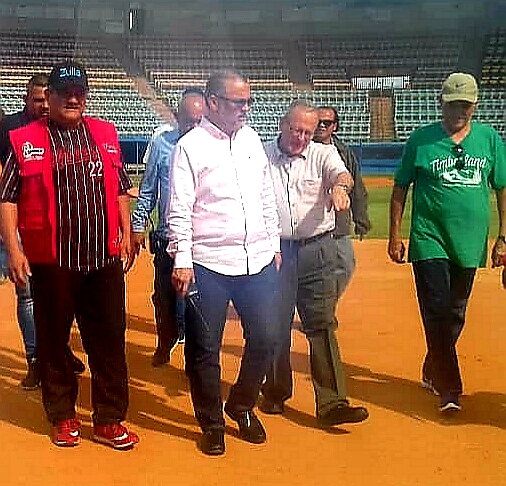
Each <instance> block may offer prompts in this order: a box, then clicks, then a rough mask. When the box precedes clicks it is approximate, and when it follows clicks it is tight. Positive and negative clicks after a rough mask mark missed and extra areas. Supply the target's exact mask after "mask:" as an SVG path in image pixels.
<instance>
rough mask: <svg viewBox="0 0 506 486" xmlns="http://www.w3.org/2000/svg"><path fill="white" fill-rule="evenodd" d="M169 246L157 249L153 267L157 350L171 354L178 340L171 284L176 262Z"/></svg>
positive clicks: (160, 246)
mask: <svg viewBox="0 0 506 486" xmlns="http://www.w3.org/2000/svg"><path fill="white" fill-rule="evenodd" d="M166 248H167V244H166V243H165V244H163V243H161V244H160V245H159V246H157V247H156V249H155V258H154V262H153V265H154V267H155V281H154V292H153V296H152V298H151V299H152V301H153V306H154V308H155V322H156V334H157V338H158V343H157V348H158V349H159V350H161V351H163V352H167V353H168V352H169V351H170V350H171V349H172V348H173V347H174V345H175V344H176V343H177V340H178V323H177V318H176V299H177V294H176V291H175V290H174V288H173V287H172V283H171V275H172V269H173V267H174V260H173V259H172V258H171V257H170V256H169V255H168V253H167V252H166V250H165V249H166Z"/></svg>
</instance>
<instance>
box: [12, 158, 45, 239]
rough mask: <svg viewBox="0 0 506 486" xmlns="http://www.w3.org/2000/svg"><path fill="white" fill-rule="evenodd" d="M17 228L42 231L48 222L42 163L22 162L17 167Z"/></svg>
mask: <svg viewBox="0 0 506 486" xmlns="http://www.w3.org/2000/svg"><path fill="white" fill-rule="evenodd" d="M19 175H20V178H21V180H20V194H19V201H18V211H19V227H20V228H21V229H29V230H30V229H42V228H44V227H45V226H46V225H47V222H48V212H49V205H48V199H47V198H48V196H47V191H46V190H45V187H44V182H43V178H42V161H30V162H24V163H22V164H20V166H19Z"/></svg>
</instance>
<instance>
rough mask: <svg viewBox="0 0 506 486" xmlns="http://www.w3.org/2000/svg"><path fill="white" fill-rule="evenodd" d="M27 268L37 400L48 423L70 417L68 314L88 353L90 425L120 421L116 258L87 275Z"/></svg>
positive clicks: (121, 317)
mask: <svg viewBox="0 0 506 486" xmlns="http://www.w3.org/2000/svg"><path fill="white" fill-rule="evenodd" d="M31 270H32V280H31V283H32V294H33V310H34V316H35V325H36V332H37V357H38V359H39V361H40V365H41V385H42V402H43V405H44V409H45V411H46V414H47V417H48V419H49V421H50V422H51V423H55V422H58V421H60V420H64V419H67V418H73V417H75V403H76V399H77V392H78V387H77V378H76V375H75V374H74V372H73V368H72V367H71V366H70V363H69V359H68V353H67V343H68V341H69V335H70V329H71V326H72V322H73V320H74V318H75V319H76V322H77V325H78V327H79V331H80V334H81V340H82V343H83V347H84V350H85V351H86V353H87V355H88V364H89V367H90V372H91V397H92V407H93V423H94V424H98V425H106V424H109V423H114V422H117V421H121V420H123V419H124V418H125V414H126V411H127V407H128V378H127V365H126V359H125V329H126V320H125V283H124V277H123V268H122V264H121V262H120V261H117V262H115V263H114V264H113V265H110V266H106V267H104V268H101V269H99V270H93V271H91V272H89V273H85V272H77V271H71V270H67V269H63V268H60V267H59V266H57V265H46V264H32V265H31Z"/></svg>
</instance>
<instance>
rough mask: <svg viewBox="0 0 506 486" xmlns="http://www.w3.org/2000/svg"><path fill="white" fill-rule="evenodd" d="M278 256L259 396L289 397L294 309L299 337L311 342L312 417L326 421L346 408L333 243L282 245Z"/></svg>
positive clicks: (328, 239) (329, 237) (330, 237)
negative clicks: (272, 326) (277, 286)
mask: <svg viewBox="0 0 506 486" xmlns="http://www.w3.org/2000/svg"><path fill="white" fill-rule="evenodd" d="M281 251H282V257H283V264H282V267H281V271H280V273H279V278H280V279H281V293H280V297H281V299H280V303H279V312H280V319H279V328H278V333H277V338H276V344H275V347H274V351H273V359H272V363H271V366H270V368H269V371H268V373H267V377H266V381H265V383H264V385H263V387H262V393H263V395H264V396H265V398H266V399H267V400H271V401H275V402H283V401H285V400H287V399H288V398H290V397H291V396H292V388H293V382H292V370H291V366H290V345H291V324H292V320H293V316H294V313H295V309H297V311H298V313H299V316H300V319H301V327H302V331H303V332H304V333H305V335H306V338H307V339H308V341H309V350H310V364H311V378H312V382H313V387H314V391H315V399H316V415H317V416H318V417H320V416H325V415H326V414H328V413H329V411H330V410H332V409H333V408H335V407H337V406H339V405H341V404H344V403H347V400H346V385H345V374H344V370H343V366H342V363H341V358H340V354H339V346H338V344H337V339H336V335H335V328H336V319H335V316H334V308H335V304H336V301H337V281H336V268H337V248H336V238H335V236H334V234H332V233H326V234H325V235H323V236H322V237H320V238H316V239H311V240H309V241H306V242H294V241H289V240H282V241H281Z"/></svg>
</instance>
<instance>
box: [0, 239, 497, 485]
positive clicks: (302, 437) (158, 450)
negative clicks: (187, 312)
mask: <svg viewBox="0 0 506 486" xmlns="http://www.w3.org/2000/svg"><path fill="white" fill-rule="evenodd" d="M385 246H386V242H385V241H367V240H365V241H361V242H359V241H357V242H355V249H356V256H357V262H358V266H357V271H356V273H355V275H354V278H353V279H352V282H351V284H350V287H349V288H348V290H347V291H346V293H345V294H344V296H343V298H342V300H341V301H340V303H339V306H338V310H337V314H338V317H339V329H338V336H339V343H340V347H341V351H342V355H343V360H344V362H345V363H346V370H347V375H348V394H349V398H350V400H351V402H352V403H353V404H364V405H365V406H367V407H368V409H369V411H370V418H369V419H368V420H367V421H366V422H365V423H363V424H355V425H344V426H341V427H334V428H332V429H330V430H322V429H320V428H319V427H318V425H317V423H316V420H315V417H314V398H313V391H312V386H311V381H310V376H309V367H308V358H307V344H306V340H305V338H304V337H303V335H301V334H300V333H299V332H298V331H294V332H293V354H292V362H293V368H294V378H295V393H294V397H293V398H292V399H291V400H290V401H289V402H288V403H287V407H286V411H285V414H284V415H283V416H266V415H264V414H262V413H261V412H259V413H258V415H259V417H260V418H261V420H262V421H263V423H264V425H265V428H266V430H267V434H268V438H267V442H266V443H265V444H262V445H251V444H248V443H245V442H243V441H241V440H240V439H239V438H238V436H237V429H236V425H235V423H233V422H232V421H230V420H228V419H227V430H226V446H227V450H226V453H225V455H224V456H223V457H214V458H210V457H206V456H204V455H203V454H202V453H201V452H200V451H199V449H198V440H199V437H200V434H199V429H198V426H197V424H196V421H195V419H194V416H193V411H192V407H191V402H190V397H189V391H188V384H187V381H186V378H185V374H184V371H183V366H184V362H183V346H182V345H179V346H178V347H177V349H176V350H175V351H174V353H173V355H172V359H171V364H170V365H167V366H164V367H162V368H159V369H153V368H152V367H151V364H150V361H151V354H152V352H153V346H154V342H155V333H154V319H153V308H152V305H151V302H150V295H151V292H152V280H153V267H152V263H151V258H150V256H149V255H148V254H147V253H146V252H143V253H142V254H141V257H140V258H139V260H138V261H137V262H136V265H135V267H134V268H133V269H132V271H131V272H130V273H129V274H128V276H127V312H128V331H127V355H128V363H129V370H130V398H131V403H130V409H129V413H128V425H129V426H130V427H131V428H132V429H133V430H135V431H136V432H138V434H139V435H140V438H141V442H140V444H139V445H138V446H137V448H136V449H134V450H132V451H129V452H119V451H114V450H112V449H109V448H108V447H106V446H104V445H100V444H96V443H94V442H92V441H91V440H90V436H91V419H90V413H91V410H90V380H89V374H88V371H87V372H85V374H84V375H83V376H82V378H81V379H80V395H79V398H78V406H79V408H78V413H79V417H80V418H81V419H82V420H83V422H84V430H83V441H82V443H81V445H79V447H76V448H73V449H62V448H58V447H56V446H54V445H53V444H52V443H51V442H50V439H49V435H48V432H49V427H48V424H47V422H46V420H45V417H44V413H43V411H42V406H41V396H40V391H35V392H26V391H23V390H22V389H21V388H20V387H19V381H20V380H21V379H22V378H23V376H24V373H25V367H26V365H25V361H24V356H23V350H22V349H23V348H22V344H21V337H20V333H19V330H18V327H17V323H16V318H15V298H14V289H13V287H12V285H11V284H10V283H6V284H4V285H2V286H0V302H1V303H2V312H1V314H0V461H1V476H0V485H2V486H3V485H30V486H34V485H76V486H79V485H83V486H84V485H86V486H90V485H101V486H102V485H103V486H112V485H114V486H122V485H146V486H155V485H168V484H169V485H170V484H178V485H205V486H211V485H220V486H223V485H225V486H228V485H230V486H231V485H241V486H248V485H255V486H258V485H285V484H286V485H290V486H295V485H308V486H309V485H313V484H324V485H346V486H355V485H367V486H374V485H380V486H388V485H395V486H411V485H424V486H425V485H426V486H438V485H441V486H451V485H459V486H462V485H473V486H474V485H480V486H484V485H504V484H506V378H505V376H506V326H505V323H504V322H505V318H504V317H505V306H504V302H505V296H506V291H505V290H503V289H502V288H501V286H500V271H499V270H498V269H495V270H492V269H483V270H480V271H479V272H478V275H477V278H476V283H475V287H474V290H473V294H472V296H471V301H470V305H469V310H468V317H467V325H466V328H465V330H464V333H463V336H462V338H461V340H460V342H459V346H458V351H459V357H460V363H461V368H462V374H463V379H464V386H465V395H464V397H463V398H462V406H463V410H462V412H461V413H459V414H456V415H455V416H454V418H452V419H445V418H443V417H441V415H440V414H439V412H438V410H437V405H438V400H437V398H436V397H435V396H433V395H432V394H431V393H429V392H428V391H426V390H424V389H423V388H421V387H420V385H419V378H420V364H421V361H422V359H423V355H424V350H425V344H424V336H423V332H422V329H421V324H420V318H419V314H418V308H417V303H416V298H415V292H414V288H413V283H412V275H411V268H410V266H408V265H401V266H399V265H395V264H393V263H391V262H390V261H388V258H387V255H386V251H385ZM48 285H50V282H48ZM241 346H242V333H241V328H240V325H239V324H238V322H237V320H235V318H234V314H233V312H231V313H230V319H229V322H228V324H227V329H226V333H225V338H224V345H223V353H222V367H223V370H222V378H223V390H224V395H225V396H226V393H227V391H228V389H229V386H230V384H231V383H233V381H234V380H235V376H236V372H237V366H238V360H239V356H240V354H241ZM72 347H73V349H74V350H75V351H76V353H77V355H78V356H80V357H81V358H83V359H84V360H86V358H85V356H84V355H83V352H82V346H81V342H80V339H79V334H78V332H77V331H74V332H73V334H72Z"/></svg>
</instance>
